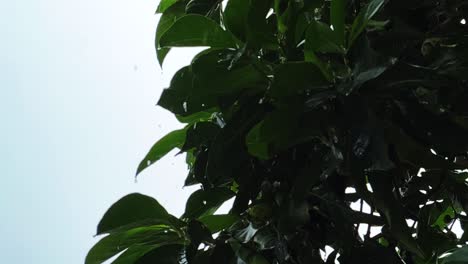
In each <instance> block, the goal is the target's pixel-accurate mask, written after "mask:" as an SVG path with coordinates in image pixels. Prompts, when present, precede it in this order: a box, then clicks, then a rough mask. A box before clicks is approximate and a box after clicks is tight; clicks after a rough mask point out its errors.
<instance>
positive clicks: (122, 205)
mask: <svg viewBox="0 0 468 264" xmlns="http://www.w3.org/2000/svg"><path fill="white" fill-rule="evenodd" d="M151 219H158V220H160V221H161V222H165V223H168V222H169V221H170V220H172V217H171V215H170V214H169V213H168V212H167V211H166V209H164V207H162V206H161V204H159V203H158V201H156V200H155V199H154V198H152V197H149V196H146V195H143V194H139V193H132V194H129V195H126V196H125V197H123V198H121V199H120V200H118V201H117V202H116V203H114V204H113V205H112V206H111V207H110V208H109V209H108V210H107V212H106V213H105V214H104V216H103V217H102V219H101V221H100V222H99V224H98V227H97V234H98V235H100V234H103V233H109V232H110V231H112V230H115V229H118V228H120V227H123V226H126V225H129V224H132V223H135V222H139V221H144V220H151Z"/></svg>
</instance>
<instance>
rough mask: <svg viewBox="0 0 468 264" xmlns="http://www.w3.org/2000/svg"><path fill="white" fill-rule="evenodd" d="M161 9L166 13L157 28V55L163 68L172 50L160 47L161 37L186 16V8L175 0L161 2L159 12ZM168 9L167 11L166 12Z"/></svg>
mask: <svg viewBox="0 0 468 264" xmlns="http://www.w3.org/2000/svg"><path fill="white" fill-rule="evenodd" d="M159 8H161V9H162V10H163V11H161V12H164V13H163V14H162V16H161V18H160V19H159V23H158V26H157V28H156V38H155V46H156V55H157V58H158V62H159V64H160V65H161V66H162V64H163V62H164V58H166V55H167V54H168V53H169V51H170V48H164V47H161V45H160V43H159V42H160V39H161V36H162V35H163V34H164V33H165V32H166V31H167V30H168V29H169V28H170V27H171V26H172V25H174V23H175V21H176V20H177V19H179V18H180V17H182V16H184V15H185V6H184V5H183V3H181V2H178V3H177V2H176V1H173V0H167V1H161V3H160V4H159V7H158V10H159ZM166 9H167V10H166Z"/></svg>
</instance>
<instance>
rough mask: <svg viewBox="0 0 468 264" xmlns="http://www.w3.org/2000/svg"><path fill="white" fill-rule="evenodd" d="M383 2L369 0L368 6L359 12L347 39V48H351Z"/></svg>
mask: <svg viewBox="0 0 468 264" xmlns="http://www.w3.org/2000/svg"><path fill="white" fill-rule="evenodd" d="M384 3H385V0H371V1H370V2H369V4H368V5H367V6H366V7H365V8H363V10H361V12H359V15H358V16H357V17H356V19H355V20H354V22H353V25H352V27H351V32H350V33H349V37H348V46H351V45H352V44H353V43H354V41H355V40H356V38H357V37H358V36H359V34H361V32H362V31H363V30H364V29H365V28H366V26H367V24H368V23H369V21H370V19H371V18H372V17H373V16H374V15H375V14H376V13H377V11H379V9H380V8H381V7H382V6H383V4H384Z"/></svg>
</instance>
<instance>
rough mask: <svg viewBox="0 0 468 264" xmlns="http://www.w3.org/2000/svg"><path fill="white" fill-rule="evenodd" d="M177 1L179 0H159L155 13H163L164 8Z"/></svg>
mask: <svg viewBox="0 0 468 264" xmlns="http://www.w3.org/2000/svg"><path fill="white" fill-rule="evenodd" d="M177 1H179V0H161V1H160V2H159V5H158V8H157V9H156V13H164V12H165V11H166V9H168V8H169V7H171V6H172V5H174V4H175V3H177Z"/></svg>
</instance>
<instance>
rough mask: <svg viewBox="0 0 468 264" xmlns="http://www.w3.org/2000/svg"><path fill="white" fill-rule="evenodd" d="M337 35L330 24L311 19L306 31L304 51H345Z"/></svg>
mask: <svg viewBox="0 0 468 264" xmlns="http://www.w3.org/2000/svg"><path fill="white" fill-rule="evenodd" d="M337 36H338V35H337V34H336V33H335V31H333V30H332V29H331V28H330V26H328V25H326V24H324V23H322V22H319V21H312V22H311V23H310V24H309V27H308V28H307V31H306V40H305V41H306V42H305V47H304V52H306V53H307V52H309V51H312V52H324V53H345V49H344V46H343V45H342V43H340V39H339V38H338V37H337Z"/></svg>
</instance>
